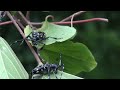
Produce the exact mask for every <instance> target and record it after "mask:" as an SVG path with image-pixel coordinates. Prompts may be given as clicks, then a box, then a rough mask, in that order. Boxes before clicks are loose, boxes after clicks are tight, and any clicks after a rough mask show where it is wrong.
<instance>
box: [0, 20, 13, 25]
mask: <svg viewBox="0 0 120 90" xmlns="http://www.w3.org/2000/svg"><path fill="white" fill-rule="evenodd" d="M12 23H13V22H12V21H6V22H1V23H0V26H2V25H7V24H12Z"/></svg>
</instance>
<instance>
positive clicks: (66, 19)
mask: <svg viewBox="0 0 120 90" xmlns="http://www.w3.org/2000/svg"><path fill="white" fill-rule="evenodd" d="M84 12H86V11H79V12H76V13H74V14H72V15H70V16H69V17H67V18H65V19H63V20H61V21H60V22H65V21H68V20H70V19H71V18H72V16H73V15H74V17H76V16H78V15H80V14H82V13H84Z"/></svg>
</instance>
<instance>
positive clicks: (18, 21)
mask: <svg viewBox="0 0 120 90" xmlns="http://www.w3.org/2000/svg"><path fill="white" fill-rule="evenodd" d="M13 17H14V20H15V21H16V22H17V23H18V25H19V26H20V27H21V28H22V29H23V30H24V28H25V27H24V26H23V25H22V24H21V23H20V20H18V19H17V18H16V17H15V16H13Z"/></svg>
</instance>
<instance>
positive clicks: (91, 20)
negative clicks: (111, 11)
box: [31, 18, 108, 25]
mask: <svg viewBox="0 0 120 90" xmlns="http://www.w3.org/2000/svg"><path fill="white" fill-rule="evenodd" d="M93 21H103V22H108V19H105V18H92V19H87V20H78V21H72V23H73V24H80V23H88V22H93ZM51 23H54V24H63V25H66V24H71V21H68V22H51ZM31 24H32V25H42V23H37V22H36V23H34V22H31Z"/></svg>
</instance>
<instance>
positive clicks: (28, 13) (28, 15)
mask: <svg viewBox="0 0 120 90" xmlns="http://www.w3.org/2000/svg"><path fill="white" fill-rule="evenodd" d="M26 19H27V20H29V21H30V11H27V12H26Z"/></svg>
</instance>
